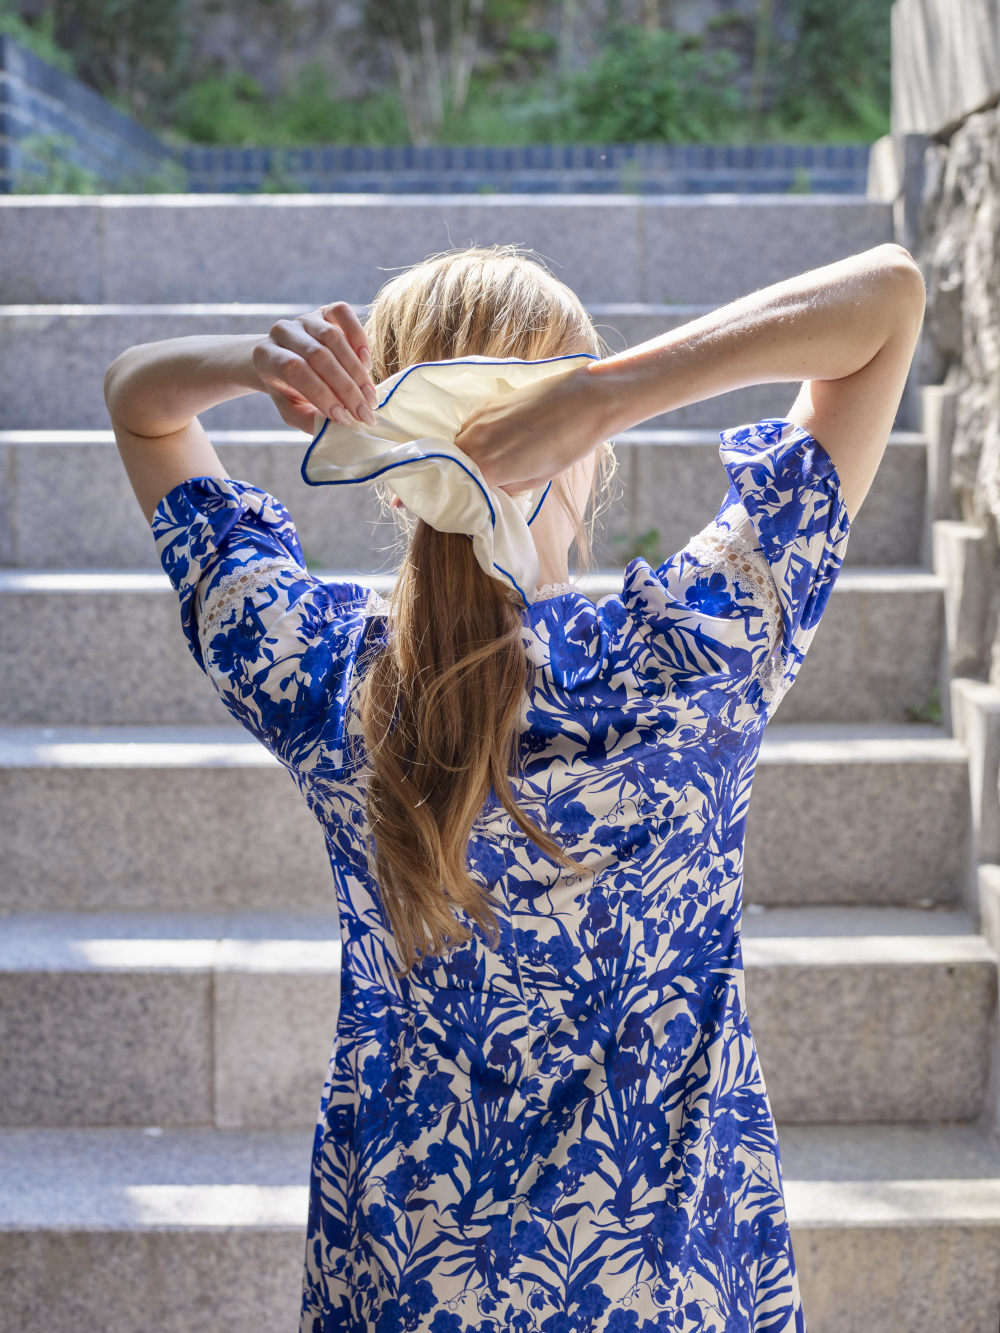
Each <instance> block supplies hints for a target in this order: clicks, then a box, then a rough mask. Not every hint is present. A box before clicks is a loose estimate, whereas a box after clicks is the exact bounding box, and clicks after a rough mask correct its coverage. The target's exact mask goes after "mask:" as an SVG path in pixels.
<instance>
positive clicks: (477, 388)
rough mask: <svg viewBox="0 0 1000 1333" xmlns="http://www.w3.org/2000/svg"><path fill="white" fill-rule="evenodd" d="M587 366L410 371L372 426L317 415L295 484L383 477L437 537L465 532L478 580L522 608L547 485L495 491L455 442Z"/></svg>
mask: <svg viewBox="0 0 1000 1333" xmlns="http://www.w3.org/2000/svg"><path fill="white" fill-rule="evenodd" d="M595 359H596V358H595V357H593V356H591V355H590V354H589V353H582V354H579V355H576V356H557V357H548V358H547V359H545V360H544V361H519V360H517V359H516V358H514V357H507V358H496V357H487V356H469V357H462V358H461V359H459V360H455V361H426V362H423V363H422V364H420V365H416V366H409V367H407V369H406V370H401V371H399V372H398V374H396V375H393V376H391V377H390V378H389V379H387V380H384V381H383V382H382V383H381V384H380V385H379V386H378V389H377V391H376V392H377V394H378V407H377V409H376V417H377V425H375V426H366V425H364V424H363V423H362V422H353V423H352V424H351V425H350V426H341V425H339V424H338V423H337V422H335V421H329V420H327V418H326V417H321V416H319V415H317V417H316V425H315V428H316V435H315V437H314V439H313V442H312V444H311V445H310V446H309V449H308V451H307V453H306V456H305V458H304V459H303V461H302V479H303V481H305V482H306V484H307V485H309V486H353V485H364V484H366V483H371V482H373V481H376V480H377V479H378V478H379V477H385V476H389V477H390V480H391V484H392V488H393V490H394V491H395V492H396V494H397V495H398V496H399V498H400V499H401V500H402V502H403V504H404V505H405V506H406V508H407V509H408V510H409V511H410V513H412V514H416V515H417V516H418V517H419V518H422V519H423V520H424V522H425V523H427V524H429V525H430V526H431V527H432V528H434V529H436V530H437V531H438V532H464V533H466V534H467V535H468V536H469V537H471V538H472V544H473V549H474V550H475V554H476V559H477V560H478V561H479V563H480V565H481V566H482V568H483V569H484V570H485V571H486V573H487V574H489V575H491V576H492V577H493V578H496V579H500V580H501V582H503V583H506V584H508V585H509V586H510V587H511V588H513V589H514V590H515V591H516V592H518V593H519V594H520V596H521V598H522V600H523V601H524V603H525V605H526V606H530V605H531V603H532V602H534V600H535V592H536V589H537V587H538V556H537V554H536V552H535V544H534V542H533V541H532V539H531V533H530V532H529V531H528V528H529V527H530V525H531V523H532V522H533V521H534V519H535V517H536V516H537V514H538V511H539V510H540V509H541V507H542V502H543V501H544V499H545V497H546V495H548V493H549V487H550V486H551V484H552V483H551V482H550V483H549V485H548V486H544V487H540V488H539V489H537V490H533V491H524V492H522V493H521V494H520V495H508V494H507V492H506V491H500V490H494V489H493V488H492V487H491V486H489V485H488V484H487V482H486V479H485V478H484V477H483V474H482V473H481V472H480V470H479V468H478V467H477V466H476V464H475V463H474V462H473V461H472V459H471V458H470V457H469V456H468V454H464V453H463V452H462V450H461V449H459V448H458V447H457V446H456V444H455V436H456V435H458V433H459V431H460V430H461V429H462V426H463V425H464V424H465V422H466V421H467V420H468V419H469V417H470V416H471V414H472V412H473V411H474V410H475V409H476V408H477V407H480V406H482V404H483V403H487V402H489V401H490V400H491V399H493V398H501V397H503V396H504V395H505V394H508V393H513V392H514V391H515V390H516V389H521V388H523V387H524V386H525V385H527V384H533V383H535V382H536V381H537V380H542V379H547V378H548V377H549V376H550V375H556V374H560V373H562V372H563V371H566V370H568V369H570V368H571V367H572V365H573V364H574V363H581V362H584V361H593V360H595Z"/></svg>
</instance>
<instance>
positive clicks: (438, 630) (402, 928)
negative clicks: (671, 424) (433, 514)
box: [360, 247, 601, 973]
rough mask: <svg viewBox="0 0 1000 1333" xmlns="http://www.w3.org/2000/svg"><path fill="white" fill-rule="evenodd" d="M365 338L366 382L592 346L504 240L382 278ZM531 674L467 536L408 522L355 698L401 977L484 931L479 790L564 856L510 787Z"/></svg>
mask: <svg viewBox="0 0 1000 1333" xmlns="http://www.w3.org/2000/svg"><path fill="white" fill-rule="evenodd" d="M365 331H366V333H367V336H368V340H369V345H370V347H371V354H372V361H373V375H374V378H375V380H376V382H378V381H380V380H384V379H386V378H388V377H389V376H390V375H394V374H395V373H396V372H397V371H398V370H402V369H404V367H406V366H410V365H414V364H417V363H419V362H422V361H440V360H447V359H451V358H453V357H462V356H474V355H479V356H496V357H504V356H516V357H520V358H523V359H525V360H537V359H541V358H543V357H548V356H560V355H565V354H572V353H579V352H595V353H599V351H600V348H601V344H600V339H599V338H598V336H597V333H596V331H595V330H594V327H593V325H592V323H591V321H590V317H589V316H588V314H587V312H586V311H585V310H584V308H583V306H582V305H581V304H580V302H579V300H578V299H577V297H576V296H575V295H574V294H573V292H571V291H570V290H569V288H568V287H566V286H564V285H563V284H562V283H561V282H558V281H557V280H556V279H555V278H553V277H552V276H551V274H550V273H548V272H547V271H546V270H545V269H544V268H542V267H541V265H540V264H538V263H535V262H534V261H533V260H531V259H529V258H527V257H526V256H525V255H523V254H521V253H520V252H518V251H517V250H516V249H513V248H510V247H504V248H495V249H481V248H475V249H470V250H464V251H458V252H454V253H451V254H446V255H442V256H439V257H437V258H433V259H428V260H426V261H425V262H424V263H422V264H418V265H416V267H414V268H412V269H409V270H408V271H407V272H405V273H402V274H400V275H399V276H398V277H396V278H393V279H392V280H391V281H390V282H388V283H387V284H386V285H385V286H384V287H383V288H382V290H381V291H380V292H379V294H378V296H377V297H376V299H375V303H374V305H373V306H372V308H371V310H370V312H369V316H368V321H367V325H366V330H365ZM553 492H554V493H555V495H556V498H557V501H558V502H560V503H562V504H563V505H564V506H565V507H566V509H567V512H569V513H570V517H571V518H572V519H573V520H574V528H575V532H576V547H577V553H578V556H583V557H584V558H586V557H587V556H588V555H589V534H588V533H587V531H586V530H585V529H584V526H583V524H582V522H581V520H580V517H579V515H577V514H576V512H575V511H573V510H572V509H571V506H570V499H569V490H568V488H567V487H565V486H564V485H562V484H561V479H557V483H556V484H555V485H554V486H553ZM528 669H529V668H528V661H527V657H526V654H525V649H524V643H523V612H522V608H521V606H520V605H519V604H518V602H517V601H515V595H514V594H512V593H511V592H509V590H508V589H507V588H506V587H505V585H503V584H501V583H500V582H499V581H498V580H497V579H494V578H491V577H490V576H489V575H488V574H486V573H485V572H484V570H483V569H482V568H481V567H480V565H479V563H478V561H477V560H476V557H475V554H474V553H473V547H472V542H471V541H470V540H469V539H468V537H466V536H464V535H462V534H460V533H445V532H436V531H435V530H434V529H433V528H430V527H428V525H427V524H426V523H424V522H423V521H421V520H417V522H416V525H415V527H414V528H413V530H412V532H411V536H410V541H409V546H408V549H407V551H406V555H405V557H404V559H403V561H402V564H401V567H400V569H399V573H398V577H397V581H396V586H395V590H394V593H393V596H392V601H391V604H390V610H389V617H388V638H387V642H386V646H385V647H384V648H382V649H381V650H380V651H379V652H378V654H377V655H376V656H375V658H374V660H373V661H372V662H371V664H370V667H369V669H368V672H367V674H366V676H365V678H364V681H363V683H362V686H361V694H360V712H361V724H362V730H363V734H364V741H365V747H366V750H367V757H368V764H369V777H368V785H367V805H368V820H369V825H370V828H371V836H372V843H371V857H372V868H373V871H374V874H375V878H376V880H377V883H378V887H379V893H380V898H381V901H382V906H383V910H384V911H385V913H386V916H387V918H388V923H389V926H390V928H391V930H392V933H393V936H394V939H395V947H396V954H397V958H398V960H399V962H400V964H401V966H402V970H403V972H404V973H405V972H408V971H409V970H410V968H411V967H412V966H413V965H414V963H415V962H416V961H418V960H419V959H421V958H424V957H427V956H431V955H435V954H440V953H443V952H444V951H445V950H447V949H449V948H451V947H452V946H454V945H456V944H461V943H463V942H464V941H466V940H468V939H469V938H470V936H471V934H472V931H471V929H470V927H469V926H468V925H467V924H466V921H465V920H462V919H461V917H460V916H459V915H457V913H461V914H462V915H464V917H465V918H466V920H468V921H472V922H474V923H476V924H477V925H479V926H480V927H481V928H482V929H483V930H484V931H485V932H486V934H487V937H488V938H490V939H493V940H495V938H496V918H495V916H494V913H493V911H492V909H491V907H490V903H489V898H488V895H487V893H486V891H485V890H484V889H483V887H482V886H481V885H480V884H477V883H476V882H475V880H473V878H472V877H471V876H470V874H469V869H468V845H469V838H470V836H471V833H472V826H473V823H474V822H475V820H476V818H477V816H478V815H479V814H480V812H481V811H482V809H483V806H484V805H485V803H486V801H487V799H488V798H489V796H490V793H491V792H492V793H493V794H494V796H495V797H496V800H497V801H498V802H499V804H500V805H501V806H502V807H503V809H504V810H505V811H506V812H507V814H508V815H509V816H510V818H511V819H512V820H513V821H514V823H515V824H516V825H517V827H518V828H520V829H521V831H522V832H523V833H525V834H526V835H527V837H529V838H530V839H531V840H532V842H534V843H535V845H536V846H537V847H538V848H539V849H540V850H541V851H542V852H544V853H545V854H546V855H547V856H549V857H551V858H552V859H553V860H555V861H557V862H559V863H561V864H564V865H572V864H573V863H572V862H571V861H569V859H568V857H567V856H566V854H565V853H564V852H563V851H562V849H561V848H560V847H559V845H558V843H556V842H555V840H554V839H553V838H552V837H550V836H549V834H547V833H546V832H544V831H543V830H542V829H540V828H539V827H538V826H537V824H535V822H534V821H533V820H532V819H530V818H529V817H528V815H527V814H526V813H525V812H524V811H523V810H522V809H521V807H520V806H519V805H518V803H517V800H516V799H515V796H514V792H513V789H512V785H511V774H512V772H513V771H514V770H515V768H516V764H517V737H518V722H519V718H520V714H521V706H522V700H523V698H524V694H525V686H526V681H527V673H528Z"/></svg>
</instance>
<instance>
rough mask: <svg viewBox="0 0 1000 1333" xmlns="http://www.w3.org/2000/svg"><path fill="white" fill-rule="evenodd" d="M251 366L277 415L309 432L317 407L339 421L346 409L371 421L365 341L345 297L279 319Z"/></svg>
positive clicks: (371, 395)
mask: <svg viewBox="0 0 1000 1333" xmlns="http://www.w3.org/2000/svg"><path fill="white" fill-rule="evenodd" d="M253 365H254V370H256V372H257V375H258V377H259V378H260V381H261V383H262V384H263V386H264V388H265V390H266V391H267V393H269V394H270V396H271V398H272V400H273V402H274V405H275V407H277V409H278V411H279V413H280V414H281V419H282V420H283V421H285V422H287V423H288V425H289V426H294V427H295V428H296V429H297V430H302V431H305V432H306V434H307V435H312V433H313V417H314V416H315V414H316V413H317V412H319V413H320V414H321V415H322V416H325V417H332V418H333V419H334V420H335V421H339V422H340V423H341V424H342V425H346V424H347V423H348V421H349V420H350V416H349V415H348V414H349V413H350V415H351V416H353V417H355V419H356V420H358V421H363V422H365V423H366V424H367V425H369V426H372V425H374V424H375V417H374V415H373V413H372V408H373V407H374V406H375V404H376V402H377V401H378V400H377V398H376V396H375V386H374V384H373V383H372V377H371V368H372V358H371V353H370V352H369V350H368V340H367V338H366V337H365V331H364V329H363V328H362V327H361V321H360V320H359V319H358V317H357V315H356V314H355V313H354V311H353V310H352V309H351V307H350V306H349V305H348V304H347V302H346V301H335V302H333V304H332V305H325V306H321V307H320V308H319V310H313V311H311V312H310V313H309V314H308V315H299V316H298V318H297V319H279V320H278V322H277V324H275V325H273V326H272V328H271V332H270V333H269V334H268V336H267V337H266V338H265V339H264V340H263V341H262V342H260V343H258V344H257V346H256V347H255V348H254V352H253Z"/></svg>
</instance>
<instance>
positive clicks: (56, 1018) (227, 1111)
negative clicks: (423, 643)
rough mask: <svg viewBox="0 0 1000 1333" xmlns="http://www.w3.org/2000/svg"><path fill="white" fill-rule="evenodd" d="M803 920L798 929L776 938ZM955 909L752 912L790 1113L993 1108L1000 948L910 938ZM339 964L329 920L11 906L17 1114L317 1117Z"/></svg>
mask: <svg viewBox="0 0 1000 1333" xmlns="http://www.w3.org/2000/svg"><path fill="white" fill-rule="evenodd" d="M796 915H798V916H799V917H800V918H801V921H800V923H799V932H800V933H798V934H781V935H775V936H770V935H767V934H762V933H761V932H762V931H766V930H767V928H768V918H769V916H772V917H775V918H777V917H779V916H784V917H785V918H788V917H792V918H793V919H794V917H795V916H796ZM938 915H944V914H938V913H930V912H913V911H911V912H910V913H899V912H895V913H894V912H893V911H892V910H891V909H890V910H889V911H888V912H885V911H883V912H882V913H879V912H878V911H877V910H873V909H867V911H864V910H862V911H861V912H860V913H857V914H854V919H852V912H851V909H844V908H842V909H840V910H839V911H837V910H836V909H827V911H826V912H825V913H824V914H820V916H819V920H818V921H817V914H812V916H810V913H809V912H808V911H806V912H798V913H796V912H795V911H794V910H793V911H788V910H786V911H785V912H784V913H773V914H768V915H765V916H760V915H758V916H754V917H751V918H750V920H751V922H752V925H753V926H754V927H755V928H756V929H755V930H754V932H753V933H751V934H748V935H747V937H746V938H745V939H744V941H743V956H744V963H745V967H746V991H747V1006H748V1010H749V1013H750V1019H751V1024H752V1027H753V1030H754V1034H755V1037H756V1039H757V1044H758V1049H759V1051H760V1056H761V1062H762V1067H763V1070H764V1076H765V1079H766V1081H767V1085H768V1092H769V1095H770V1098H771V1104H772V1107H773V1109H774V1113H775V1115H776V1116H777V1117H778V1118H779V1120H784V1121H788V1122H813V1121H821V1120H823V1121H825V1120H830V1121H833V1120H841V1121H852V1122H858V1121H889V1120H912V1119H925V1120H948V1121H960V1120H973V1119H975V1118H976V1117H977V1116H978V1115H979V1114H980V1112H981V1110H982V1107H983V1097H984V1092H985V1086H986V1078H987V1065H988V1059H987V1051H988V1049H989V1040H988V1038H989V1030H990V1022H991V1020H992V1018H993V1014H994V1011H995V1006H996V964H997V960H996V956H995V955H994V954H993V953H992V951H991V950H990V948H989V947H988V945H987V943H986V941H985V940H984V939H983V938H982V937H981V936H979V935H974V934H971V933H965V934H962V933H954V932H956V931H960V930H961V929H962V927H963V926H964V928H965V930H966V931H967V932H968V931H970V930H971V925H970V923H969V921H968V918H964V917H963V916H962V914H961V913H950V914H948V915H950V916H951V917H953V918H956V920H953V921H952V922H950V923H949V925H950V927H951V930H952V933H946V932H945V931H939V933H935V934H931V935H920V934H912V933H911V934H900V935H897V934H895V933H893V932H894V931H895V930H897V929H898V928H899V922H898V918H899V917H900V916H903V917H909V918H910V919H909V920H907V921H906V925H907V926H908V927H909V928H910V930H915V929H918V928H919V925H920V922H919V920H918V918H925V919H926V918H928V917H933V916H938ZM882 917H887V918H888V919H881V918H882ZM785 925H786V928H788V929H794V925H792V924H791V923H789V922H787V921H786V922H785ZM862 932H868V933H862ZM339 973H340V943H339V934H338V927H337V920H336V917H335V916H334V915H332V914H319V913H312V914H302V913H299V914H287V913H285V914H281V913H270V914H261V913H234V914H228V915H222V914H213V915H206V914H176V913H173V914H162V913H148V912H147V913H124V914H123V913H118V914H114V913H112V914H108V913H94V912H88V913H81V914H73V913H30V914H15V915H12V916H8V917H6V918H5V919H4V920H3V921H2V923H0V1061H2V1064H3V1067H4V1069H5V1071H6V1075H7V1076H6V1077H5V1079H4V1081H3V1085H2V1087H0V1124H7V1125H33V1126H43V1125H59V1124H72V1125H77V1126H81V1125H82V1126H86V1125H139V1126H141V1125H147V1124H150V1123H156V1124H158V1125H161V1126H162V1125H172V1126H193V1125H210V1124H213V1123H214V1124H215V1126H216V1127H217V1128H225V1129H245V1128H282V1127H293V1126H296V1125H302V1126H308V1125H310V1124H312V1123H313V1122H314V1121H315V1117H316V1109H317V1106H318V1104H319V1097H320V1092H321V1090H322V1086H323V1080H324V1077H325V1072H326V1065H327V1062H328V1059H329V1054H330V1050H331V1047H332V1042H333V1035H334V1032H335V1030H336V1015H337V1006H338V1002H339ZM67 1085H69V1086H72V1088H73V1098H72V1102H71V1103H70V1102H67V1100H66V1099H65V1098H62V1097H60V1095H59V1089H60V1088H62V1087H64V1086H67Z"/></svg>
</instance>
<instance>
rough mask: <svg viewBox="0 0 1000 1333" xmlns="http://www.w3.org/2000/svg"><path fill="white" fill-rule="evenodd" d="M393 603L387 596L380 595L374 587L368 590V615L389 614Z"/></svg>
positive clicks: (366, 610)
mask: <svg viewBox="0 0 1000 1333" xmlns="http://www.w3.org/2000/svg"><path fill="white" fill-rule="evenodd" d="M391 605H392V603H391V602H390V601H389V600H388V598H386V597H380V596H379V594H378V593H377V592H376V591H375V589H374V588H371V589H370V590H369V592H368V601H367V603H366V604H365V615H366V616H387V615H388V614H389V609H390V607H391Z"/></svg>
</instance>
